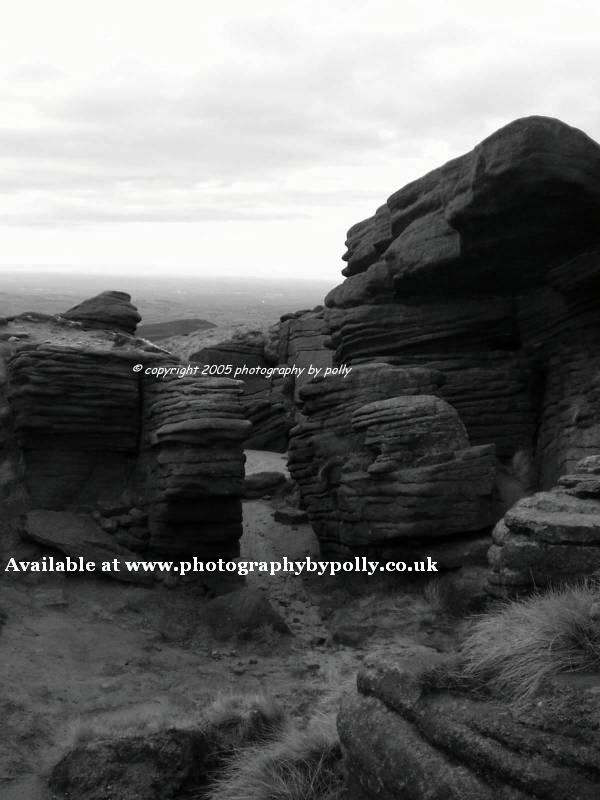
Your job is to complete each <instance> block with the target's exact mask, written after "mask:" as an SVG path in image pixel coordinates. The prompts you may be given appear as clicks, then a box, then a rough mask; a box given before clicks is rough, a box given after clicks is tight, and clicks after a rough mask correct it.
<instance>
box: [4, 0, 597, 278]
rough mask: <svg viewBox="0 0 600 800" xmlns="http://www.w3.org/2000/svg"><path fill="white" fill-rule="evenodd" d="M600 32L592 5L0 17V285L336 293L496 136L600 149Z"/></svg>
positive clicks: (396, 5)
mask: <svg viewBox="0 0 600 800" xmlns="http://www.w3.org/2000/svg"><path fill="white" fill-rule="evenodd" d="M599 33H600V3H598V1H597V0H580V1H579V2H578V0H570V2H568V3H566V2H564V1H563V2H553V0H545V2H539V1H538V0H519V1H518V2H514V1H513V0H503V2H502V3H497V2H489V1H488V2H485V0H478V2H472V1H471V0H454V2H448V0H444V2H439V0H427V1H426V2H425V1H424V0H421V1H420V2H413V0H371V1H370V0H361V1H360V2H355V0H344V2H340V0H319V2H313V0H302V2H298V0H294V2H289V1H288V0H277V1H272V0H252V2H248V0H245V1H238V0H219V2H215V0H211V2H205V0H168V1H167V0H163V1H161V2H156V1H155V0H144V2H137V0H118V2H115V1H114V0H97V1H96V2H91V1H90V0H52V2H48V0H36V1H35V2H34V1H32V0H19V2H14V3H9V2H7V0H5V5H4V11H3V14H2V25H1V27H0V270H2V269H4V270H6V269H12V268H14V267H20V268H28V269H48V270H51V269H56V268H57V267H58V268H61V269H72V270H75V271H79V272H98V271H100V272H101V271H104V270H107V271H113V272H114V271H120V270H122V271H123V272H138V273H142V274H144V273H152V274H173V275H176V274H178V273H181V274H198V275H202V276H203V275H215V274H217V275H244V276H251V275H256V276H261V277H269V276H273V277H280V278H281V277H283V278H285V277H287V276H293V277H307V278H323V279H324V280H335V278H336V277H337V276H338V275H339V272H340V270H341V269H342V268H343V266H344V264H343V262H341V261H340V258H341V255H342V253H343V251H344V239H345V234H346V231H347V229H348V228H349V227H350V226H351V225H352V224H354V223H355V222H358V221H359V220H361V219H363V218H365V217H368V216H370V215H371V214H372V213H373V212H374V211H375V209H376V208H377V207H378V206H379V205H381V204H382V203H383V202H384V201H385V199H386V198H387V197H388V196H389V195H390V194H392V192H394V191H395V190H396V189H398V188H400V187H401V186H403V185H404V184H405V183H407V182H408V181H410V180H414V179H415V178H418V177H419V176H420V175H422V174H424V173H425V172H427V171H428V170H430V169H433V168H435V167H436V166H438V165H440V164H442V163H444V162H445V161H447V160H448V159H450V158H452V157H454V156H457V155H460V154H462V153H463V152H466V151H468V150H470V149H471V148H472V147H473V146H474V145H475V144H477V142H479V141H480V140H481V139H483V138H485V136H487V135H489V134H490V133H492V132H493V131H494V130H496V129H497V128H498V127H500V126H502V125H504V124H506V123H508V122H510V121H511V120H513V119H515V118H517V117H521V116H526V115H529V114H544V115H548V116H556V117H559V118H561V119H563V120H564V121H565V122H568V123H569V124H571V125H574V126H576V127H579V128H582V129H583V130H585V131H586V132H587V133H588V134H589V135H590V136H592V137H593V138H595V139H598V140H600V47H599V46H598V35H599ZM0 281H1V275H0Z"/></svg>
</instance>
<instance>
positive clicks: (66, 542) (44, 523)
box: [25, 510, 154, 585]
mask: <svg viewBox="0 0 600 800" xmlns="http://www.w3.org/2000/svg"><path fill="white" fill-rule="evenodd" d="M25 533H26V535H27V536H29V538H31V539H33V540H34V541H36V542H39V544H43V545H46V546H48V547H54V548H56V549H57V550H60V551H61V553H64V554H65V555H66V556H70V557H71V558H79V557H80V556H81V557H82V558H83V559H84V560H85V561H93V562H94V564H95V565H96V570H95V573H94V574H101V575H106V576H109V577H111V578H116V579H117V580H121V581H125V582H126V583H139V584H146V585H151V584H153V583H154V576H153V575H152V574H151V573H135V572H129V571H126V570H123V569H121V570H118V571H111V572H101V568H102V562H103V561H112V559H114V558H115V556H116V557H117V558H119V561H121V562H123V561H128V560H134V561H135V560H138V559H137V556H136V555H135V554H134V553H132V552H131V551H130V550H127V549H125V548H124V547H121V546H120V545H119V544H118V543H117V542H116V541H115V539H114V538H113V537H112V536H111V535H110V534H109V533H107V532H106V531H104V530H102V528H100V527H99V526H98V525H96V523H95V521H94V520H93V519H92V517H91V516H89V515H88V514H76V513H75V512H73V511H45V510H38V511H30V512H29V513H28V514H27V515H26V522H25Z"/></svg>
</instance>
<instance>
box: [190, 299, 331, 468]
mask: <svg viewBox="0 0 600 800" xmlns="http://www.w3.org/2000/svg"><path fill="white" fill-rule="evenodd" d="M326 339H327V336H326V331H325V321H324V317H323V308H322V307H321V306H319V307H317V308H315V309H313V310H311V311H309V310H304V311H297V312H294V313H290V314H285V315H284V316H283V317H282V318H281V320H280V321H279V322H278V323H276V324H275V325H272V326H271V327H270V328H269V329H268V331H248V332H246V333H242V334H238V335H237V336H235V337H234V338H232V339H228V340H227V341H224V342H221V343H219V344H218V345H211V346H209V347H205V348H203V349H201V350H199V351H197V352H195V353H192V354H191V355H190V361H193V362H196V363H200V364H203V365H215V366H227V365H232V367H233V368H234V370H235V368H236V367H247V368H248V370H249V371H250V372H248V373H246V374H243V375H239V379H240V380H242V381H243V386H244V393H243V404H244V410H245V414H246V417H247V419H248V420H250V422H252V432H251V434H250V435H249V437H248V441H247V446H248V447H251V448H257V449H268V450H276V451H279V452H285V450H287V446H288V436H289V431H290V429H291V428H292V426H293V425H294V423H295V419H296V413H297V410H296V402H297V400H298V392H299V389H300V387H301V386H303V385H304V384H305V383H307V382H308V381H309V380H310V376H309V374H308V368H309V366H311V365H312V366H313V367H321V368H323V369H324V368H326V367H328V366H331V363H332V357H333V353H332V352H331V350H329V349H327V348H326V346H325V343H326ZM292 366H296V367H298V369H299V370H303V372H302V374H301V375H299V376H298V377H296V376H295V375H285V376H284V375H281V374H278V373H275V374H272V375H271V376H268V374H267V375H265V371H267V370H269V369H272V368H274V367H292ZM256 368H259V369H262V370H263V374H251V371H252V370H254V369H256Z"/></svg>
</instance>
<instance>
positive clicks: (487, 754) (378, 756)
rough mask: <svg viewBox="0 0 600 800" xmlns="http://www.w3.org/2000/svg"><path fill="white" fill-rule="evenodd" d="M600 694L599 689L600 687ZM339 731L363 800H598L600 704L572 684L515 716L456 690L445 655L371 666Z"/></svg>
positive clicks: (356, 793)
mask: <svg viewBox="0 0 600 800" xmlns="http://www.w3.org/2000/svg"><path fill="white" fill-rule="evenodd" d="M596 685H597V683H596ZM357 687H358V691H357V692H356V693H354V694H352V695H350V696H348V697H346V699H345V701H344V703H343V705H342V710H341V713H340V715H339V717H338V730H339V734H340V738H341V741H342V746H343V750H344V753H345V756H346V766H347V769H348V772H349V778H348V781H349V786H350V787H352V791H351V797H352V798H353V800H375V798H381V800H396V798H399V797H402V798H407V800H526V798H539V797H545V798H548V800H570V799H571V798H575V797H576V798H578V799H579V800H593V798H595V797H597V796H598V786H599V785H600V737H599V735H598V718H599V714H600V707H599V704H598V699H597V698H598V695H597V694H595V693H593V692H592V691H582V690H581V689H579V688H576V687H570V686H569V685H568V684H567V685H563V686H562V687H558V686H557V687H553V688H548V689H547V690H546V693H545V694H544V696H543V697H542V698H541V700H540V701H539V702H537V703H536V704H534V705H532V706H531V707H528V708H526V709H525V708H524V709H522V710H516V709H511V708H509V707H507V706H506V704H505V703H503V702H502V700H501V699H499V698H494V697H485V696H482V695H481V694H479V695H475V694H473V693H472V692H470V691H468V689H467V688H466V687H464V686H463V687H459V686H457V687H456V688H454V689H451V688H448V687H449V683H448V678H447V675H445V670H444V662H443V660H442V658H441V657H440V656H439V654H436V653H435V652H433V651H431V652H430V654H429V655H427V654H424V653H419V654H416V656H414V657H412V658H408V659H406V660H405V661H397V662H394V663H386V662H385V661H384V662H379V661H376V660H375V661H373V660H372V661H371V662H370V663H368V664H367V665H366V666H365V668H364V669H362V670H361V672H360V673H359V675H358V681H357Z"/></svg>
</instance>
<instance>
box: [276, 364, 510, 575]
mask: <svg viewBox="0 0 600 800" xmlns="http://www.w3.org/2000/svg"><path fill="white" fill-rule="evenodd" d="M422 388H426V389H429V390H430V391H431V389H433V390H435V389H436V388H437V376H436V374H435V373H432V372H431V371H427V370H402V369H398V368H394V367H390V366H387V365H363V366H360V367H357V368H356V369H354V370H353V371H352V373H351V374H350V375H349V376H348V378H346V379H339V380H337V381H336V380H335V379H333V378H331V379H328V380H324V381H321V382H313V383H311V384H307V386H306V387H304V389H303V390H301V392H300V396H301V398H302V399H303V400H304V407H303V410H304V412H305V415H306V420H305V422H303V423H301V424H300V425H299V426H297V428H295V429H294V430H293V432H292V440H291V446H290V457H289V466H290V472H291V474H292V477H293V478H294V479H295V480H296V481H297V482H298V484H299V486H300V489H301V492H302V496H303V501H304V504H305V506H306V509H307V511H308V514H309V518H310V520H311V524H312V525H313V527H314V529H315V532H316V533H317V536H318V537H319V540H320V543H321V547H322V549H323V550H324V551H325V552H346V553H351V552H359V551H364V550H365V549H369V550H377V551H378V552H380V554H383V553H384V552H386V551H387V550H388V549H391V550H393V549H394V547H396V546H397V544H398V542H399V541H402V543H403V558H405V555H406V554H409V555H417V553H418V552H419V550H420V548H421V547H422V548H424V549H425V550H426V551H427V555H431V556H432V557H433V558H436V557H437V556H438V555H439V556H440V557H441V558H443V557H444V555H448V549H447V547H444V546H442V549H441V550H440V553H439V554H438V551H437V549H436V548H437V545H438V544H442V543H444V542H450V541H452V537H453V536H454V537H456V540H457V541H461V540H464V539H465V538H467V539H468V538H469V537H473V535H475V534H482V533H483V534H487V532H488V531H489V530H490V528H491V525H492V522H493V520H492V504H491V496H492V489H493V485H494V476H495V468H496V462H495V454H494V448H493V446H488V447H470V446H469V441H468V438H467V435H466V432H465V429H464V427H463V425H462V424H461V422H460V420H459V418H458V415H457V413H456V411H455V410H454V409H453V408H452V407H451V406H449V405H448V403H446V402H445V401H443V400H441V399H440V398H437V397H435V396H432V395H423V394H420V391H422ZM363 393H364V394H367V395H370V396H371V397H373V395H375V396H377V394H376V393H379V396H380V397H382V398H385V397H386V395H387V399H379V400H376V401H375V402H371V403H366V404H364V405H362V404H361V400H362V399H363V397H364V394H363ZM395 395H400V396H395ZM460 549H461V551H462V552H463V553H464V554H465V555H466V550H465V548H464V547H463V546H462V545H461V547H460ZM440 566H442V567H443V566H450V564H446V563H444V564H442V565H440ZM452 566H459V565H457V564H452Z"/></svg>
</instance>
